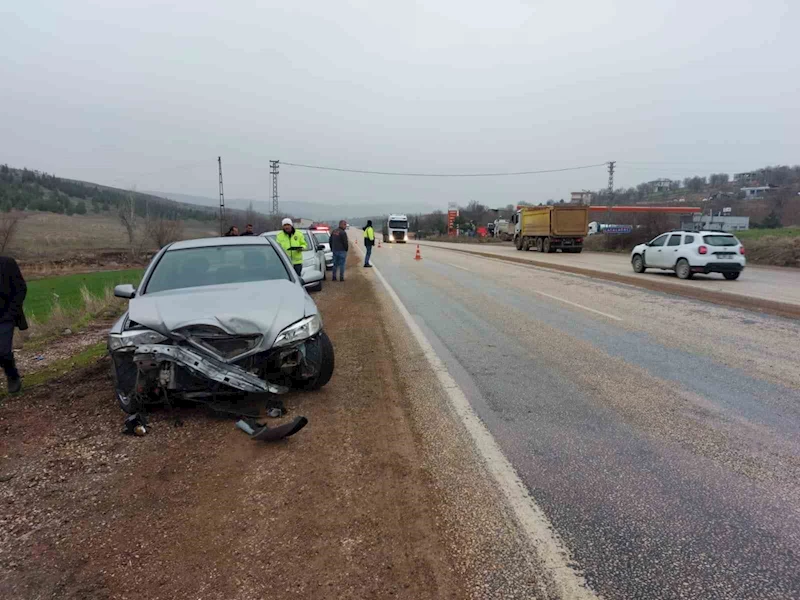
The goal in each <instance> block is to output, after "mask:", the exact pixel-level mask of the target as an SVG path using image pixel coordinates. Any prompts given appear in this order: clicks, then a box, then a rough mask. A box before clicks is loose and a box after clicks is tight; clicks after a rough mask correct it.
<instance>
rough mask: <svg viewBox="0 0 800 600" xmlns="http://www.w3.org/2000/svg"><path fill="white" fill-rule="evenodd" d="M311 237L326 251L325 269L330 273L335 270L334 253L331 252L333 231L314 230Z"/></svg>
mask: <svg viewBox="0 0 800 600" xmlns="http://www.w3.org/2000/svg"><path fill="white" fill-rule="evenodd" d="M311 235H313V236H314V239H316V240H317V243H318V244H319V245H320V246H322V249H323V250H324V251H325V267H326V268H327V269H328V271H331V270H332V269H333V251H332V250H331V231H330V229H312V230H311Z"/></svg>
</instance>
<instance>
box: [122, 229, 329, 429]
mask: <svg viewBox="0 0 800 600" xmlns="http://www.w3.org/2000/svg"><path fill="white" fill-rule="evenodd" d="M304 275H305V277H306V279H307V280H306V281H304V280H303V279H301V278H299V277H298V276H297V275H296V274H295V272H294V269H293V268H292V266H291V264H289V261H288V259H287V258H286V256H285V254H284V253H283V252H282V251H281V250H280V248H279V246H277V245H276V244H275V242H272V241H271V240H269V239H267V238H265V237H257V236H252V237H229V238H207V239H199V240H189V241H184V242H176V243H174V244H170V245H169V246H166V247H165V248H163V249H162V250H161V251H160V252H159V253H158V254H157V255H156V256H155V258H153V260H152V262H151V263H150V266H149V267H148V268H147V270H146V271H145V274H144V277H143V278H142V281H141V283H140V285H139V287H138V289H136V288H134V287H133V286H132V285H120V286H117V287H116V288H115V290H114V294H115V295H116V296H117V297H120V298H127V299H129V300H130V303H129V306H128V311H127V312H126V313H125V314H124V315H123V316H122V317H121V318H120V319H119V320H118V321H117V322H116V323H115V324H114V326H113V327H112V328H111V331H110V333H109V335H108V350H109V352H110V354H111V358H112V360H113V374H114V381H115V388H116V396H117V400H118V402H119V405H120V407H121V408H122V410H124V411H125V412H127V413H136V412H138V411H140V410H142V409H143V408H144V405H145V404H147V403H149V402H162V401H167V402H169V401H170V400H171V399H173V398H180V399H185V400H192V401H198V402H212V403H217V402H220V401H225V400H226V399H230V400H234V399H235V398H237V397H242V396H243V395H246V394H248V393H251V394H252V393H256V394H262V393H264V394H281V393H284V392H287V391H288V390H290V389H292V388H299V389H305V390H313V389H318V388H320V387H322V386H323V385H325V384H326V383H328V381H329V380H330V378H331V375H332V374H333V366H334V356H333V346H332V344H331V342H330V339H329V338H328V336H327V335H326V334H325V332H324V331H323V329H322V319H321V318H320V315H319V312H318V311H317V307H316V305H315V304H314V301H313V300H312V299H311V297H310V296H309V295H308V292H307V291H306V289H304V288H305V287H306V286H308V287H313V286H314V285H316V284H317V282H318V281H319V280H320V279H322V275H323V274H322V273H316V272H313V273H304Z"/></svg>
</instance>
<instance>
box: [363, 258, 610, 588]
mask: <svg viewBox="0 0 800 600" xmlns="http://www.w3.org/2000/svg"><path fill="white" fill-rule="evenodd" d="M359 252H360V249H359ZM373 272H374V273H375V275H376V276H377V277H378V279H379V280H380V282H381V283H382V284H383V287H384V288H386V291H387V293H388V294H389V297H390V298H391V299H392V301H393V302H394V304H395V306H397V309H398V310H399V311H400V314H401V315H402V316H403V319H404V320H405V322H406V325H408V328H409V329H410V330H411V333H413V334H414V337H415V338H416V340H417V342H418V343H419V345H420V348H421V349H422V352H423V354H424V355H425V358H426V359H427V360H428V363H429V364H430V366H431V368H432V369H433V371H434V373H436V377H437V378H438V380H439V383H440V384H441V386H442V388H443V389H444V391H445V393H446V394H447V396H448V398H449V400H450V404H451V405H452V406H453V409H454V410H455V411H456V414H458V416H459V417H460V418H461V421H462V423H463V424H464V427H465V428H466V429H467V431H468V432H469V434H470V436H471V437H472V439H473V441H474V442H475V446H476V448H477V450H478V452H479V453H480V454H481V456H482V457H483V459H484V460H485V461H486V465H487V467H488V469H489V472H490V473H491V474H492V477H494V480H495V482H496V483H497V486H498V487H499V488H500V490H501V491H502V492H503V495H505V497H506V500H508V503H509V505H510V506H511V508H512V510H513V511H514V515H515V516H516V517H517V520H518V522H519V524H520V526H521V527H522V529H523V531H524V532H525V534H526V535H527V536H528V539H529V541H530V542H531V544H532V545H533V547H534V549H535V550H536V553H537V554H538V557H539V560H541V562H542V564H543V566H544V568H545V571H546V573H547V574H548V575H549V576H550V578H551V580H552V583H553V585H554V586H555V588H556V590H557V593H558V595H559V597H560V598H562V599H563V600H599V598H600V597H599V596H597V595H596V594H595V593H594V592H592V591H591V590H590V589H589V588H588V587H587V586H586V581H585V579H584V578H583V576H582V575H581V574H580V573H578V572H576V571H575V570H574V569H573V568H572V567H571V566H570V563H571V559H570V555H569V551H568V550H567V549H566V548H565V547H564V545H563V543H562V542H561V540H560V539H559V538H558V536H557V534H556V533H555V529H554V528H553V526H552V524H551V523H550V520H549V519H548V518H547V516H546V515H545V514H544V511H542V509H541V508H539V506H538V505H537V504H536V501H535V500H534V499H533V498H532V497H531V496H530V494H529V493H528V491H527V487H526V486H525V484H524V483H523V482H522V480H521V479H520V478H519V475H517V472H516V471H515V470H514V467H513V466H512V465H511V463H510V462H509V461H508V459H507V458H506V457H505V455H504V454H503V452H502V450H501V449H500V447H499V446H498V445H497V442H496V441H495V440H494V438H493V437H492V434H491V433H489V430H488V429H486V426H485V425H484V424H483V422H481V420H480V419H479V418H478V416H477V415H476V414H475V412H474V411H473V410H472V406H471V405H470V403H469V400H467V397H466V396H465V395H464V392H463V391H462V390H461V388H460V387H459V386H458V384H457V383H456V382H455V380H454V379H453V378H452V376H451V375H450V373H449V372H448V371H447V367H446V366H445V365H444V363H443V362H442V360H441V359H440V358H439V357H438V356H437V354H436V351H435V350H434V349H433V346H431V344H430V342H428V339H427V338H426V337H425V334H424V333H423V331H422V329H420V327H419V325H417V323H416V322H415V321H414V318H413V317H412V316H411V313H410V312H408V309H407V308H406V307H405V305H404V304H403V301H402V300H400V298H399V296H398V295H397V294H396V293H395V291H394V290H393V289H392V286H390V285H389V282H388V281H386V279H385V278H384V277H383V275H382V274H381V272H380V271H379V270H378V268H377V267H375V268H373Z"/></svg>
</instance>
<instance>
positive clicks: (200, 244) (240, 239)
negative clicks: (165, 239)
mask: <svg viewBox="0 0 800 600" xmlns="http://www.w3.org/2000/svg"><path fill="white" fill-rule="evenodd" d="M269 243H270V242H269V240H267V239H266V238H262V237H259V236H256V235H243V236H231V237H211V238H198V239H195V240H183V241H181V242H174V243H173V244H171V245H170V246H169V248H168V250H188V249H189V248H209V247H211V246H263V245H269Z"/></svg>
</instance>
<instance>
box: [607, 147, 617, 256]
mask: <svg viewBox="0 0 800 600" xmlns="http://www.w3.org/2000/svg"><path fill="white" fill-rule="evenodd" d="M616 164H617V161H615V160H610V161H608V203H607V207H606V227H608V226H609V225H610V224H611V207H612V206H613V205H614V165H616ZM606 246H608V247H609V248H610V247H611V238H609V237H608V234H606Z"/></svg>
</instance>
